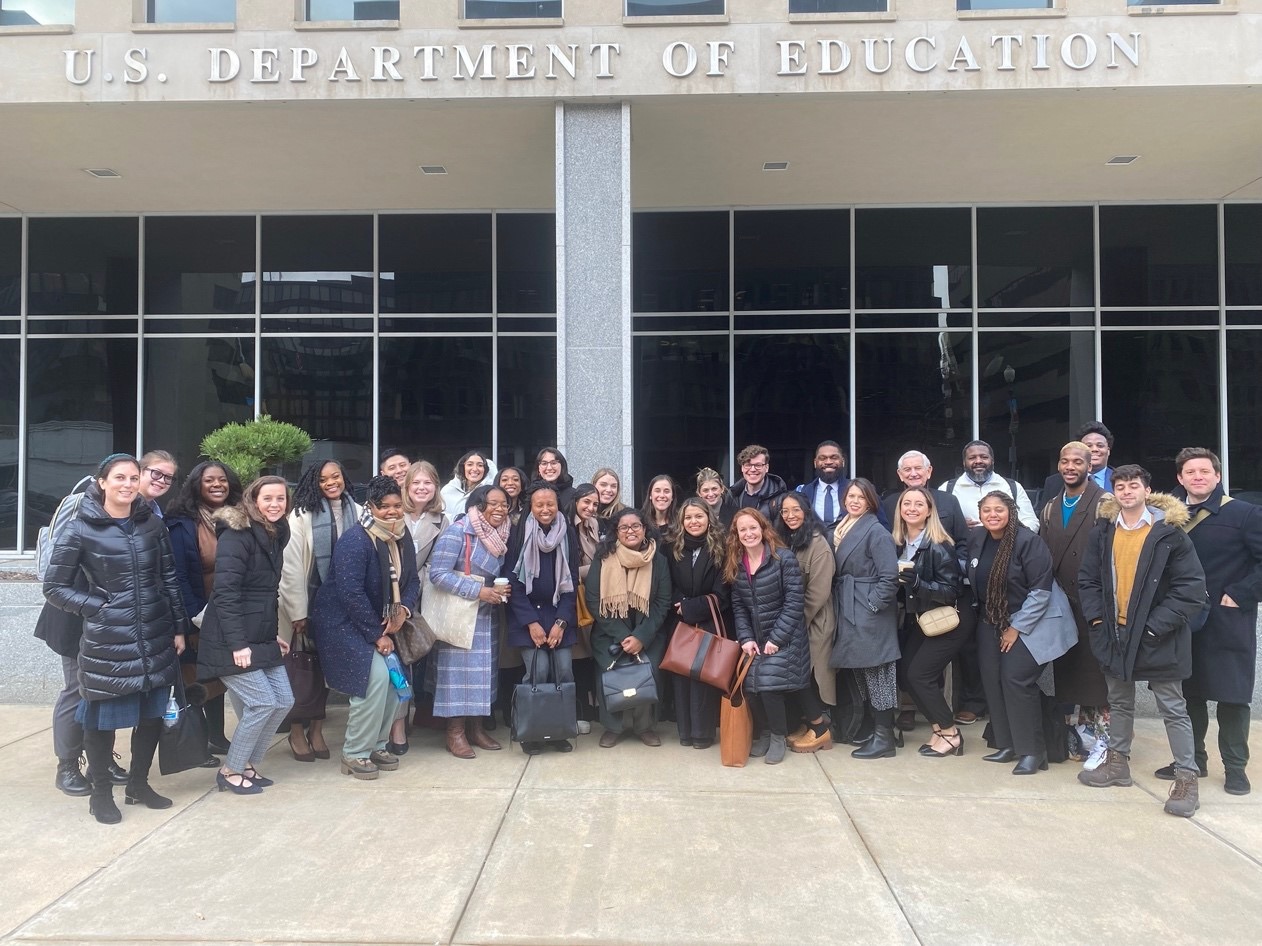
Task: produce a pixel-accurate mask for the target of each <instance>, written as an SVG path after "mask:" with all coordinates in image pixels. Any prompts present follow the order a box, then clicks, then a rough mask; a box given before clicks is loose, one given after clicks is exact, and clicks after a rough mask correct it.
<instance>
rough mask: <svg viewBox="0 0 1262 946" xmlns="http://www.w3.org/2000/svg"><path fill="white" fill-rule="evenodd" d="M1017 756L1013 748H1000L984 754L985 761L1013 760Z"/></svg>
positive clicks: (983, 759)
mask: <svg viewBox="0 0 1262 946" xmlns="http://www.w3.org/2000/svg"><path fill="white" fill-rule="evenodd" d="M1016 757H1017V754H1016V753H1015V752H1013V751H1012V750H1011V749H999V750H997V751H995V752H992V753H991V754H990V755H984V756H982V761H983V762H1011V761H1012V760H1013V759H1015V758H1016Z"/></svg>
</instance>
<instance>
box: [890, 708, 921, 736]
mask: <svg viewBox="0 0 1262 946" xmlns="http://www.w3.org/2000/svg"><path fill="white" fill-rule="evenodd" d="M894 725H895V726H896V727H897V728H898V729H901V730H902V731H903V732H911V731H912V730H913V729H915V728H916V711H915V710H903V711H902V712H901V713H899V714H898V722H896V723H895V724H894Z"/></svg>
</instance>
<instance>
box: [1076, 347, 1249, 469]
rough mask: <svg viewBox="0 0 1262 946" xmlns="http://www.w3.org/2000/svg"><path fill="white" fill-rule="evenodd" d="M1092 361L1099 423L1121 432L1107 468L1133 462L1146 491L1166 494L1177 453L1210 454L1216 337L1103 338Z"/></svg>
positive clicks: (1214, 430)
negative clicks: (1147, 484)
mask: <svg viewBox="0 0 1262 946" xmlns="http://www.w3.org/2000/svg"><path fill="white" fill-rule="evenodd" d="M1100 358H1101V364H1102V365H1103V369H1104V370H1103V372H1102V375H1103V380H1104V417H1103V418H1102V420H1103V421H1104V422H1105V423H1106V424H1109V425H1110V426H1111V427H1113V429H1114V430H1117V428H1118V427H1121V428H1122V430H1123V431H1124V433H1123V435H1122V436H1121V437H1119V440H1118V444H1117V446H1116V447H1114V450H1113V458H1112V460H1111V461H1110V462H1112V463H1113V464H1114V465H1115V466H1116V465H1117V464H1118V463H1141V464H1143V466H1144V468H1145V469H1147V470H1148V471H1149V472H1150V473H1152V477H1153V488H1154V489H1168V488H1170V487H1171V486H1173V485H1174V483H1175V480H1174V457H1175V455H1176V454H1177V453H1178V452H1179V451H1180V450H1181V449H1183V448H1184V447H1189V446H1198V447H1208V448H1209V449H1211V450H1213V451H1215V452H1218V450H1219V446H1220V445H1219V443H1218V338H1217V333H1216V332H1162V331H1152V332H1138V331H1120V332H1104V333H1102V335H1101V337H1100ZM1253 370H1254V371H1256V370H1257V366H1256V365H1255V366H1254V368H1253ZM1157 405H1159V408H1157V409H1154V408H1155V406H1157Z"/></svg>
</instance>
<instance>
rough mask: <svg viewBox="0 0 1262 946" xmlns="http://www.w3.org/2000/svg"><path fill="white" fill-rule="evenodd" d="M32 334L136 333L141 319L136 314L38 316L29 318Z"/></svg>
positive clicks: (29, 329)
mask: <svg viewBox="0 0 1262 946" xmlns="http://www.w3.org/2000/svg"><path fill="white" fill-rule="evenodd" d="M27 324H28V326H29V328H28V331H29V332H30V333H31V334H32V335H135V334H136V327H137V326H138V325H139V324H140V320H139V319H137V318H135V317H134V316H133V317H132V318H130V319H128V318H110V319H53V318H46V317H44V316H37V317H35V318H33V319H30V320H28V323H27Z"/></svg>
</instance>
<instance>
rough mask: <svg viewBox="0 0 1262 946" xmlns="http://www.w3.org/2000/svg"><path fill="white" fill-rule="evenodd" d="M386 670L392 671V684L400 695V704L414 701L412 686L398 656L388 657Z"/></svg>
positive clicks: (391, 655)
mask: <svg viewBox="0 0 1262 946" xmlns="http://www.w3.org/2000/svg"><path fill="white" fill-rule="evenodd" d="M386 669H387V670H389V671H390V683H391V685H392V686H393V687H394V689H395V692H396V693H398V694H399V702H400V703H406V702H407V701H408V700H410V699H412V684H410V683H408V678H407V675H406V674H405V673H404V672H403V664H402V663H401V662H400V660H399V655H398V654H390V655H389V656H388V657H386Z"/></svg>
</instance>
